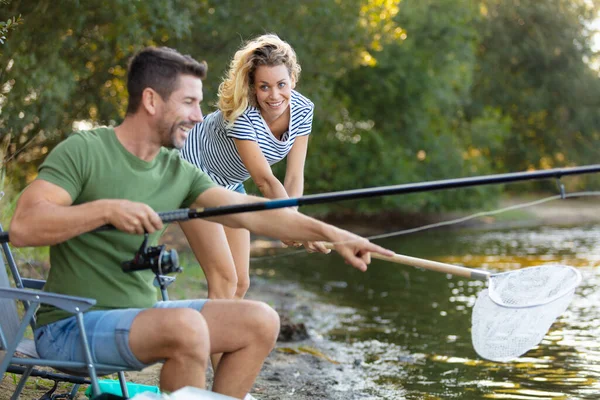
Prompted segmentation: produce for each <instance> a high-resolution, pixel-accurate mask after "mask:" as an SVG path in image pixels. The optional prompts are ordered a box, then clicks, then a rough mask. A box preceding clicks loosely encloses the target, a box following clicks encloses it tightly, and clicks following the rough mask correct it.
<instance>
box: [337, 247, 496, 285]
mask: <svg viewBox="0 0 600 400" xmlns="http://www.w3.org/2000/svg"><path fill="white" fill-rule="evenodd" d="M325 247H327V248H329V249H334V246H333V244H332V243H325ZM371 257H372V258H377V259H379V260H384V261H389V262H393V263H396V264H403V265H410V266H411V267H418V268H425V269H428V270H431V271H437V272H443V273H446V274H451V275H455V276H462V277H463V278H469V279H477V280H480V281H487V280H488V278H489V277H490V273H489V272H487V271H481V270H478V269H472V268H466V267H461V266H458V265H452V264H446V263H442V262H438V261H431V260H425V259H423V258H416V257H410V256H404V255H401V254H394V255H392V256H384V255H383V254H379V253H374V252H371Z"/></svg>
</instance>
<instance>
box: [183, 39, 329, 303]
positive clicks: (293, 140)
mask: <svg viewBox="0 0 600 400" xmlns="http://www.w3.org/2000/svg"><path fill="white" fill-rule="evenodd" d="M299 75H300V65H299V64H298V62H297V61H296V54H295V52H294V50H293V49H292V47H291V46H290V45H289V44H288V43H286V42H284V41H283V40H281V39H280V38H279V37H278V36H276V35H273V34H267V35H263V36H260V37H258V38H256V39H254V40H251V41H249V42H247V43H246V44H245V45H244V46H243V47H242V48H241V49H240V50H238V51H237V52H236V53H235V55H234V57H233V59H232V61H231V64H230V66H229V71H228V73H227V75H226V78H225V79H224V80H223V82H222V83H221V85H220V86H219V101H218V110H217V111H215V112H213V113H211V114H210V115H208V116H207V117H206V118H205V119H204V121H203V122H202V123H199V124H197V125H196V126H195V127H194V128H193V129H192V130H191V131H190V132H189V136H188V138H187V141H186V143H185V146H184V148H183V149H182V151H181V155H182V157H183V158H184V159H186V160H188V161H189V162H191V163H192V164H195V165H196V166H198V167H199V168H200V169H202V170H203V171H204V172H205V173H206V174H208V175H209V176H210V177H211V178H212V179H213V181H214V182H216V183H218V184H219V185H221V186H224V187H226V188H228V189H230V190H234V191H236V192H240V193H246V192H245V190H244V185H243V182H244V181H245V180H246V179H248V178H250V177H252V180H253V181H254V183H255V184H256V186H257V187H258V188H259V190H260V191H261V193H262V194H263V195H264V196H265V197H267V198H270V199H274V198H288V197H299V196H301V195H302V192H303V190H304V161H305V158H306V150H307V146H308V135H309V134H310V132H311V129H312V119H313V111H314V105H313V103H312V102H311V101H310V100H308V99H307V98H306V97H304V96H302V95H301V94H300V93H298V92H296V91H295V90H294V87H295V86H296V83H297V82H298V78H299ZM286 157H287V165H286V173H285V180H284V182H283V184H282V183H281V182H280V181H279V180H278V179H277V178H276V177H275V176H274V175H273V172H272V171H271V165H273V164H274V163H276V162H278V161H280V160H282V159H283V158H286ZM184 229H190V228H185V227H184ZM187 236H188V237H194V238H195V239H194V240H195V241H198V243H197V246H198V247H196V246H195V245H194V246H192V248H198V249H200V250H199V251H198V252H197V253H196V257H197V258H198V261H199V262H200V265H201V266H202V268H203V270H204V273H205V274H206V279H207V281H208V296H209V298H232V297H234V298H239V299H241V298H242V297H244V295H245V294H246V291H247V290H248V287H249V285H250V278H249V272H248V270H249V263H250V233H249V232H248V231H247V230H245V229H232V228H228V227H222V226H221V225H217V224H215V223H212V222H208V221H202V223H201V224H200V223H198V224H195V232H194V234H193V235H187ZM289 244H291V243H289ZM305 246H306V248H307V249H308V250H309V251H322V252H328V250H327V249H325V248H324V247H323V246H322V244H320V243H306V244H305Z"/></svg>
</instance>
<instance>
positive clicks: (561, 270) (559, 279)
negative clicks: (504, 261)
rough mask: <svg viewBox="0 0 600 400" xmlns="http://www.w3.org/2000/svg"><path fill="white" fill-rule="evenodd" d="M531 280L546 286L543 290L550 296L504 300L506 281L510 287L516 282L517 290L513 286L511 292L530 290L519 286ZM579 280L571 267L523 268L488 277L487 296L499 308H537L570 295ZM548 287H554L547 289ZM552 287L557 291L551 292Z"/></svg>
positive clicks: (575, 271)
mask: <svg viewBox="0 0 600 400" xmlns="http://www.w3.org/2000/svg"><path fill="white" fill-rule="evenodd" d="M532 278H533V279H537V280H539V281H541V283H542V284H543V285H545V286H546V287H545V288H544V290H545V291H549V292H550V294H549V295H545V294H544V293H542V294H538V295H537V296H535V299H536V300H529V301H526V302H525V301H523V300H520V301H517V302H510V301H507V300H506V296H505V293H503V291H506V290H507V288H506V286H507V285H506V283H505V280H506V279H510V280H512V281H513V282H512V285H515V282H516V285H515V286H516V287H517V289H515V288H514V287H515V286H513V288H511V290H519V289H520V290H530V288H526V287H525V288H524V287H521V286H525V285H526V284H527V282H530V281H531V280H532ZM581 279H582V278H581V272H579V271H578V270H577V269H575V268H573V267H571V266H568V265H561V264H550V265H544V266H539V267H530V268H524V269H520V270H516V271H508V272H502V273H499V274H493V275H491V276H490V278H489V284H488V296H489V297H490V299H491V300H492V301H493V302H494V303H496V304H497V305H499V306H500V307H506V308H528V307H538V306H542V305H544V304H549V303H552V302H553V301H554V300H557V299H560V298H561V297H563V296H566V295H568V294H570V293H572V292H573V290H574V289H575V288H576V287H577V286H579V284H580V283H581ZM503 284H504V285H503ZM549 285H554V286H553V287H548V286H549ZM554 287H556V288H557V289H558V290H556V291H554V290H552V289H554ZM534 290H535V289H534Z"/></svg>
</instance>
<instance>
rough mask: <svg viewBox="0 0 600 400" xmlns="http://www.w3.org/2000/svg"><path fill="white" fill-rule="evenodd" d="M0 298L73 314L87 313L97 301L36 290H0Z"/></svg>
mask: <svg viewBox="0 0 600 400" xmlns="http://www.w3.org/2000/svg"><path fill="white" fill-rule="evenodd" d="M0 297H3V298H8V299H16V300H25V301H30V302H32V303H45V304H50V305H52V306H54V307H57V308H60V309H61V310H65V311H68V312H70V313H73V314H76V313H78V312H84V311H87V310H88V309H90V308H91V307H92V306H93V305H94V304H96V300H94V299H88V298H85V297H75V296H67V295H64V294H57V293H48V292H38V291H35V290H27V289H13V288H2V289H0Z"/></svg>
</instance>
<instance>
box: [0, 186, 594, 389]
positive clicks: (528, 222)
mask: <svg viewBox="0 0 600 400" xmlns="http://www.w3.org/2000/svg"><path fill="white" fill-rule="evenodd" d="M533 200H535V199H534V198H518V199H515V198H513V199H510V200H505V201H503V202H502V204H500V205H499V207H511V206H514V205H516V204H524V203H526V202H531V201H533ZM599 208H600V207H599V206H598V205H597V199H596V198H594V197H590V198H584V199H575V200H572V199H568V200H556V201H551V202H547V203H544V204H540V205H536V206H534V207H528V208H524V209H518V210H511V211H508V212H506V213H503V214H499V215H494V216H491V215H488V216H484V217H479V218H474V219H470V220H468V221H467V222H465V223H462V224H460V225H453V226H452V228H464V227H468V228H470V229H509V228H512V227H525V226H541V225H578V224H587V223H592V222H598V223H600V213H599V212H598V209H599ZM459 217H464V215H437V216H431V215H430V216H427V217H426V218H425V217H423V218H420V217H419V216H417V215H412V216H405V215H404V216H402V215H394V216H392V215H387V216H383V217H379V218H373V217H370V218H362V217H356V218H346V219H343V218H339V217H338V218H337V219H332V221H331V222H334V223H336V224H337V225H340V226H343V227H345V228H347V229H350V230H352V231H355V232H358V233H361V234H363V235H366V236H371V235H377V234H380V233H386V232H394V231H398V230H401V229H405V228H410V227H414V226H420V225H424V224H428V223H435V222H440V221H448V220H451V219H454V218H459ZM452 228H448V227H447V228H444V229H452ZM165 242H167V243H169V244H174V243H178V242H181V234H180V233H179V232H178V230H177V229H176V228H174V229H171V230H170V232H169V236H167V238H166V239H165ZM279 247H280V244H279V242H277V241H270V240H265V239H260V238H256V240H254V241H253V250H252V252H253V256H255V257H256V258H257V259H258V261H255V262H253V264H252V267H251V270H252V277H251V279H252V284H251V289H250V291H249V293H248V298H250V299H256V300H261V301H265V302H267V303H268V304H270V305H271V306H273V307H274V308H275V309H277V311H278V312H279V314H280V315H281V317H282V321H283V324H282V332H283V333H284V334H285V335H283V336H282V338H281V340H280V341H278V343H277V348H276V350H275V351H273V352H272V354H271V355H270V356H269V357H268V359H267V360H266V362H265V365H264V367H263V369H262V371H261V374H260V376H259V377H258V379H257V381H256V384H255V385H254V387H253V390H252V394H253V395H254V396H255V397H256V398H257V399H259V400H266V399H272V400H275V399H300V400H303V399H333V400H341V399H381V398H390V399H392V398H402V394H401V393H385V392H383V390H384V389H382V388H381V387H378V385H377V382H373V381H372V380H371V378H370V376H369V374H368V372H367V369H366V363H365V360H363V359H362V358H361V357H362V354H361V352H360V351H357V350H356V349H355V348H354V347H353V346H352V345H351V344H348V343H343V342H335V341H330V340H328V338H327V335H328V332H330V331H331V330H332V329H334V328H336V327H337V324H338V322H339V321H340V320H341V319H342V318H344V316H347V315H350V314H352V313H353V310H352V309H346V308H340V307H335V306H332V305H330V304H327V303H324V302H323V300H321V299H320V298H319V296H318V294H315V293H311V292H307V291H306V290H304V289H302V287H301V285H299V284H298V283H294V282H282V281H278V280H277V281H275V280H267V279H265V278H264V276H265V274H268V271H266V270H265V269H264V268H263V266H262V265H261V264H260V258H261V257H263V256H264V255H265V254H273V253H277V252H279ZM332 256H334V255H332ZM307 258H308V257H307ZM186 272H189V271H186ZM184 275H185V273H184ZM183 279H185V277H184V276H181V279H178V283H176V286H179V281H183ZM181 283H183V282H181ZM205 290H206V287H205V285H202V283H200V288H198V286H195V292H194V295H195V296H198V295H202V293H205ZM203 291H204V292H203ZM370 345H371V344H370ZM159 368H160V366H154V367H151V368H148V369H146V370H144V371H141V372H136V373H128V376H129V378H130V380H131V381H133V382H137V383H145V384H151V385H156V384H157V383H158V372H159ZM50 386H51V385H50V384H49V383H47V382H44V381H41V380H38V381H37V384H36V386H33V385H31V388H28V389H29V391H28V394H27V395H26V396H23V398H39V397H41V396H42V395H43V393H44V392H45V391H46V390H47V389H48V388H49V387H50ZM11 388H14V382H13V381H12V378H11V377H7V378H5V379H4V381H3V382H2V386H1V388H0V400H2V399H8V398H9V395H10V393H11V392H12V390H11ZM80 398H84V397H83V395H81V396H80Z"/></svg>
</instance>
